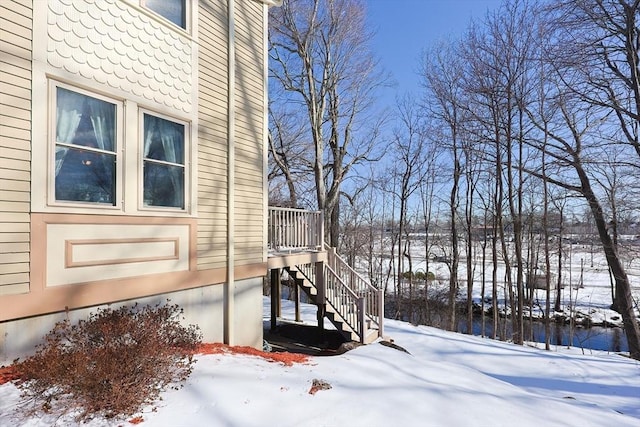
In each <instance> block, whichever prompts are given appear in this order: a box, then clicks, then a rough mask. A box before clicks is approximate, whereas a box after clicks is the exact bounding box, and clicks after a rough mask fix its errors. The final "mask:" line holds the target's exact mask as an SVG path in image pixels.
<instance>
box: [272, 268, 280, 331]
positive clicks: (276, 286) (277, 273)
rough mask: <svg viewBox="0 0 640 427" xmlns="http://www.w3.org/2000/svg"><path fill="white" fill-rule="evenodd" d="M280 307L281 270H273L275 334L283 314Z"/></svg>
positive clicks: (273, 323)
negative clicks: (279, 317)
mask: <svg viewBox="0 0 640 427" xmlns="http://www.w3.org/2000/svg"><path fill="white" fill-rule="evenodd" d="M279 307H280V269H279V268H274V269H272V270H271V332H274V331H275V329H276V326H277V318H278V316H279V315H280V314H281V313H280V312H279Z"/></svg>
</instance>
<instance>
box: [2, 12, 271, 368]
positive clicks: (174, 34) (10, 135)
mask: <svg viewBox="0 0 640 427" xmlns="http://www.w3.org/2000/svg"><path fill="white" fill-rule="evenodd" d="M21 3H26V5H21ZM197 4H198V7H197V8H196V9H195V10H193V15H192V17H193V18H194V19H193V22H191V26H190V28H189V32H182V31H172V30H171V29H170V30H167V24H166V23H163V22H162V20H158V19H157V18H156V17H154V16H153V14H150V13H149V12H148V11H145V10H144V9H143V8H141V7H139V4H138V2H137V0H119V1H116V0H101V1H99V2H95V3H94V2H87V1H84V0H49V1H47V2H40V1H34V2H33V3H32V0H10V1H9V2H7V1H3V2H0V34H1V35H2V37H1V38H0V40H1V41H0V67H2V68H1V69H0V70H1V71H2V73H1V74H0V96H1V98H0V107H1V109H0V114H2V115H3V116H2V121H1V122H0V148H1V151H0V177H2V181H1V182H2V184H1V185H2V187H0V224H1V225H2V228H1V229H0V244H1V246H0V359H2V358H3V356H4V358H9V357H13V356H14V355H16V354H21V353H24V351H25V350H26V349H27V348H28V347H29V346H30V345H32V344H34V342H35V341H37V339H39V338H40V337H41V336H42V335H43V334H44V333H45V332H46V331H47V330H49V329H50V327H51V326H52V325H53V323H54V322H55V321H56V320H57V319H60V318H61V316H64V315H66V314H65V310H67V309H69V310H70V313H71V314H70V316H76V317H77V316H81V315H86V312H87V310H90V309H92V307H98V306H103V305H104V304H110V303H115V304H119V303H122V302H132V301H146V302H149V301H154V302H155V301H157V300H158V299H166V298H170V299H171V300H172V302H176V303H178V304H181V305H183V308H185V314H186V317H187V321H188V322H191V323H198V324H199V326H200V327H201V328H202V329H203V331H204V339H205V340H206V341H222V339H223V337H224V336H225V332H224V331H225V322H233V323H234V326H235V327H233V328H231V330H233V331H234V337H232V338H231V339H232V341H233V343H235V344H241V345H252V346H260V345H261V343H262V306H261V301H262V277H263V276H264V274H265V273H266V258H265V254H264V251H265V247H266V243H265V241H264V237H263V236H264V211H265V205H264V203H265V202H264V201H265V195H264V194H263V188H264V176H263V171H264V167H263V162H264V156H263V152H264V145H263V139H264V129H263V128H264V115H265V107H264V90H265V88H264V75H263V70H264V68H263V67H264V58H263V46H264V31H263V23H264V15H263V13H264V11H265V8H264V6H263V5H262V4H261V3H259V2H256V1H253V0H236V1H235V4H236V7H235V10H236V12H235V17H236V22H235V31H236V38H235V51H236V61H237V65H236V70H235V73H236V79H235V92H234V98H235V100H236V101H235V104H236V108H235V109H234V115H235V116H234V117H235V119H236V120H235V123H236V129H235V132H234V133H235V135H236V138H235V152H234V153H235V166H234V171H235V174H236V178H235V179H236V180H235V185H234V186H233V197H234V199H233V201H234V203H233V204H234V206H235V211H233V212H234V218H235V225H236V226H235V233H234V235H233V237H234V241H233V242H232V244H231V245H229V242H228V241H227V224H228V217H227V213H228V209H227V208H228V196H229V194H227V185H228V175H227V170H228V164H227V161H228V158H229V156H228V155H229V153H228V150H227V147H228V136H229V129H228V123H229V115H228V99H229V98H228V90H229V85H228V76H229V74H228V72H227V61H228V54H227V52H228V49H227V43H228V37H227V32H228V28H229V25H228V22H227V20H228V18H227V11H228V9H227V2H224V1H219V0H201V1H200V2H198V3H197ZM32 7H33V8H34V11H33V12H32V10H31V8H32ZM5 9H6V10H5ZM5 12H10V13H5ZM34 17H35V23H34ZM30 28H37V29H39V30H37V31H35V32H34V34H33V35H32V34H31V30H30ZM8 31H11V32H12V34H14V33H15V34H17V33H20V34H19V36H17V35H15V36H14V35H12V36H11V37H9V36H8V35H7V36H5V33H6V32H8ZM95 31H97V32H98V34H99V35H98V34H96V33H95ZM67 32H68V34H67ZM113 34H117V35H118V37H114V38H111V39H110V38H109V37H111V36H110V35H113ZM32 39H33V40H34V41H33V44H32V42H31V40H32ZM140 40H142V43H141V42H140ZM163 43H168V47H167V46H165V44H163ZM32 45H33V46H34V47H35V50H34V52H32V51H31V50H30V49H31V46H32ZM149 46H151V47H149ZM163 47H164V48H163ZM140 64H143V65H144V64H150V65H153V67H152V68H154V69H155V71H152V70H151V69H150V68H148V67H147V68H145V67H143V68H142V69H136V67H140ZM246 68H250V70H247V69H246ZM5 70H7V71H5ZM185 76H186V77H185ZM169 77H170V78H169ZM51 81H59V82H62V83H63V84H67V85H72V87H78V88H79V89H81V90H86V91H89V92H91V93H97V94H100V95H104V96H108V97H110V98H113V99H115V100H117V101H118V102H121V103H122V105H123V107H122V109H123V111H124V113H123V116H124V123H125V126H124V129H123V135H124V137H123V138H124V139H126V138H129V140H131V137H132V136H133V137H136V135H137V134H138V131H137V130H136V123H137V120H138V116H139V113H138V111H139V110H138V109H139V108H144V109H151V110H152V111H155V112H158V113H161V114H167V115H171V116H172V117H176V118H177V119H180V120H183V121H185V122H187V123H189V125H190V131H191V137H192V147H193V148H192V151H191V159H190V160H191V161H190V165H189V166H190V167H191V171H192V176H193V179H192V181H191V182H190V183H189V184H188V185H187V191H188V194H190V195H191V197H190V203H189V205H188V206H187V208H186V209H185V211H184V212H181V213H167V212H164V211H161V210H156V211H153V210H144V209H141V208H140V206H141V205H140V201H139V200H138V199H137V197H139V195H137V194H138V190H137V189H136V187H135V185H136V184H131V182H135V180H129V179H128V180H126V181H124V182H122V188H123V190H122V202H121V203H120V202H119V204H118V206H116V207H115V208H113V209H111V210H104V209H96V208H90V207H82V206H75V207H68V206H63V205H61V204H56V203H51V194H50V190H48V188H49V186H48V185H47V182H48V181H47V180H49V179H50V177H49V175H50V172H48V170H50V168H51V167H52V166H51V165H52V160H51V159H52V157H51V154H50V153H49V151H50V150H51V148H50V145H51V137H50V133H51V129H52V128H51V124H50V121H49V115H50V112H49V111H48V108H50V105H51V104H50V97H51V94H52V93H53V92H52V90H51V87H50V85H51ZM159 82H160V83H159ZM158 85H159V86H158ZM31 94H33V95H31ZM30 97H31V99H30ZM6 105H9V106H11V108H9V109H5V106H6ZM5 115H6V116H7V117H8V118H7V119H5ZM14 116H15V117H14ZM31 117H33V119H32V120H30V118H31ZM132 123H133V125H132ZM132 146H133V147H135V145H131V144H130V146H129V147H127V146H125V149H124V151H125V155H124V156H123V163H124V165H123V166H122V167H123V168H127V167H130V165H131V164H133V167H135V162H136V161H137V156H138V153H136V151H135V149H134V148H131V147H132ZM30 159H31V160H32V162H30V161H29V160H30ZM132 162H133V163H132ZM31 163H32V164H33V165H34V166H33V168H31ZM129 176H131V175H129ZM9 180H11V182H9ZM130 181H131V182H130ZM5 187H6V188H5ZM30 212H31V215H30ZM6 230H11V232H7V231H6ZM5 242H6V243H7V244H5ZM229 248H232V250H233V251H234V255H235V256H234V257H229V253H228V249H229ZM230 258H231V259H235V267H234V269H233V276H234V278H235V281H236V283H235V286H233V287H231V288H230V289H233V295H225V292H224V287H223V286H221V285H222V284H224V283H225V281H226V278H227V276H228V274H229V269H228V268H227V260H228V259H230ZM29 262H30V263H31V264H29ZM29 265H30V268H29ZM225 299H226V300H225ZM229 299H231V300H233V304H234V307H235V308H234V310H232V312H231V318H228V317H225V314H224V313H225V310H226V307H227V306H228V303H229ZM24 331H29V333H28V334H25V333H24Z"/></svg>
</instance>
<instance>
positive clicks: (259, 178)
mask: <svg viewBox="0 0 640 427" xmlns="http://www.w3.org/2000/svg"><path fill="white" fill-rule="evenodd" d="M262 26H263V16H262V5H261V4H259V3H257V2H252V1H238V2H237V3H236V27H235V34H236V58H237V67H236V117H235V123H236V129H235V136H236V138H235V149H236V155H235V159H236V167H235V169H236V171H235V179H236V192H235V194H236V200H235V212H236V224H235V230H236V233H235V245H236V254H235V259H236V263H237V264H239V265H246V264H251V263H253V262H255V260H256V259H260V258H261V257H262V256H263V251H264V248H265V244H264V237H263V228H264V218H265V216H266V213H265V214H264V215H256V212H264V207H265V205H266V201H265V197H266V196H267V195H266V192H265V191H264V190H263V185H264V180H265V179H266V176H265V174H264V173H263V161H264V150H263V144H262V137H261V135H262V133H263V126H264V120H265V111H264V110H265V106H264V92H263V80H264V77H263V70H264V66H265V64H264V60H265V59H264V55H263V49H264V43H265V41H264V39H263V37H262V36H263V31H262Z"/></svg>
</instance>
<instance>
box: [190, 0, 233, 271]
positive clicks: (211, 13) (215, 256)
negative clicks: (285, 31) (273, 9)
mask: <svg viewBox="0 0 640 427" xmlns="http://www.w3.org/2000/svg"><path fill="white" fill-rule="evenodd" d="M198 39H199V41H200V44H199V52H198V57H199V58H198V244H197V252H198V263H197V264H198V269H210V268H222V267H224V266H225V265H226V244H227V120H228V118H227V75H228V74H227V6H226V2H222V1H219V0H202V1H200V7H199V11H198Z"/></svg>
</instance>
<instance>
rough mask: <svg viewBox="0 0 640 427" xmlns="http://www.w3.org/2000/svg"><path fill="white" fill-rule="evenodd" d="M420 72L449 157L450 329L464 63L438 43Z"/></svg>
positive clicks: (427, 102) (454, 289) (450, 321)
mask: <svg viewBox="0 0 640 427" xmlns="http://www.w3.org/2000/svg"><path fill="white" fill-rule="evenodd" d="M421 74H422V77H423V84H424V87H425V89H426V93H427V95H426V99H425V106H426V108H427V109H428V111H429V114H430V115H431V117H433V118H434V120H438V121H439V122H441V123H442V131H441V133H442V134H441V135H439V137H440V138H441V139H440V141H438V143H439V144H440V146H441V147H442V148H443V149H446V150H447V151H448V152H449V155H450V157H451V168H452V169H451V178H452V179H451V187H450V190H449V217H450V223H449V224H450V230H449V231H450V239H451V257H450V260H449V270H450V276H449V301H448V306H449V318H448V325H449V329H450V330H456V329H457V322H456V299H457V296H458V265H459V262H460V253H459V252H460V251H459V248H458V246H459V231H458V217H459V208H460V184H461V183H460V180H461V177H462V175H463V167H462V160H463V149H462V144H463V138H464V137H463V133H464V127H463V122H464V120H465V117H464V111H465V109H464V108H463V107H462V105H463V103H464V102H465V99H464V94H463V86H462V81H463V78H464V66H463V61H462V60H461V58H460V56H459V55H457V46H456V45H455V44H454V43H450V44H445V43H442V44H440V45H438V46H437V47H435V48H433V49H431V50H428V51H425V53H424V54H423V58H422V63H421Z"/></svg>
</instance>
